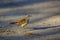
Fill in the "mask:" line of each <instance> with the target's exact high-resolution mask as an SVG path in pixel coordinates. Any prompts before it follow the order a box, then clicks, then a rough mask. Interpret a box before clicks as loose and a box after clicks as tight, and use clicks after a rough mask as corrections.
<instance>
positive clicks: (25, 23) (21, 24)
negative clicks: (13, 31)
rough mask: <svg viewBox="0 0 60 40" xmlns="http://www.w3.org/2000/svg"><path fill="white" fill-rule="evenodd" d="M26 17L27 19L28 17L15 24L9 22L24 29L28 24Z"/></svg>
mask: <svg viewBox="0 0 60 40" xmlns="http://www.w3.org/2000/svg"><path fill="white" fill-rule="evenodd" d="M28 17H29V15H27V16H25V17H24V18H23V19H21V20H18V21H17V22H11V23H10V24H17V25H19V26H21V27H23V28H24V27H25V26H26V25H27V24H28V23H29V19H28Z"/></svg>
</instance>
